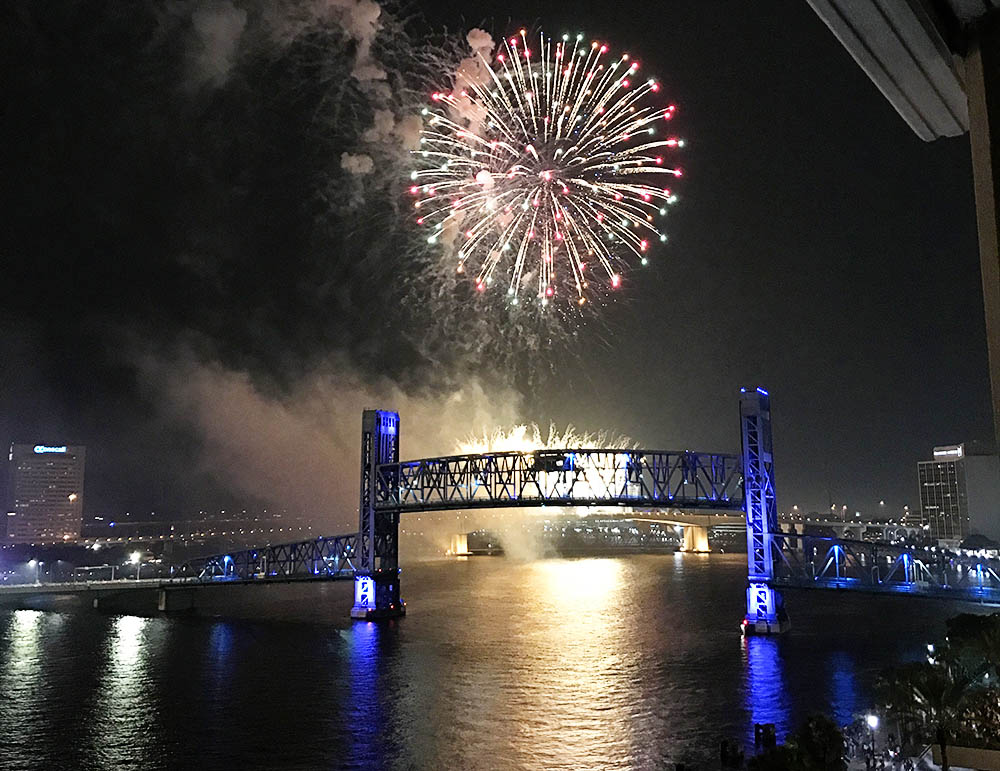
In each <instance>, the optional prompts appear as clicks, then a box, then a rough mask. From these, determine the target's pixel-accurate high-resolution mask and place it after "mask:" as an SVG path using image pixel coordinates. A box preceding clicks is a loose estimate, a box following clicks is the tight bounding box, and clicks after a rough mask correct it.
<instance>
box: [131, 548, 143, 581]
mask: <svg viewBox="0 0 1000 771" xmlns="http://www.w3.org/2000/svg"><path fill="white" fill-rule="evenodd" d="M141 559H142V555H141V554H140V553H139V552H137V551H134V552H132V557H131V560H132V564H133V565H135V580H136V581H138V580H139V569H140V568H141V567H142V565H141V563H140V562H139V560H141Z"/></svg>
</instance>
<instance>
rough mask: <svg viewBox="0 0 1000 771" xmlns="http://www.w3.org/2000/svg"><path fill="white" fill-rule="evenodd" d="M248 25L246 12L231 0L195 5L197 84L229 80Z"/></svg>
mask: <svg viewBox="0 0 1000 771" xmlns="http://www.w3.org/2000/svg"><path fill="white" fill-rule="evenodd" d="M246 24H247V13H246V11H244V10H243V9H241V8H237V7H236V6H235V5H233V4H232V3H231V2H229V0H217V1H216V2H205V3H202V4H201V5H199V6H197V7H195V8H194V10H193V11H192V12H191V26H192V28H193V32H194V42H193V44H192V49H191V80H192V83H193V84H194V85H195V86H202V85H210V86H216V87H217V86H221V85H222V84H223V83H225V82H226V80H228V79H229V73H230V71H231V70H232V68H233V66H234V64H235V62H236V56H237V49H238V48H239V44H240V37H241V36H242V35H243V30H244V29H245V28H246Z"/></svg>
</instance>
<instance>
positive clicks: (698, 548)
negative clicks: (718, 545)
mask: <svg viewBox="0 0 1000 771" xmlns="http://www.w3.org/2000/svg"><path fill="white" fill-rule="evenodd" d="M681 551H682V552H692V553H694V554H708V553H710V552H711V551H712V548H711V547H710V546H709V545H708V528H707V527H701V526H699V525H686V526H685V527H684V541H683V543H682V544H681Z"/></svg>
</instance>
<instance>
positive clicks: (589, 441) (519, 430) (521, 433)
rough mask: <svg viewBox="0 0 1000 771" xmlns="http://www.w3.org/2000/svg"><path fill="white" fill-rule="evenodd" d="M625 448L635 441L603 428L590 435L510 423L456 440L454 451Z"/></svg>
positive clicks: (573, 429)
mask: <svg viewBox="0 0 1000 771" xmlns="http://www.w3.org/2000/svg"><path fill="white" fill-rule="evenodd" d="M594 448H599V449H603V450H629V449H634V448H635V442H634V441H632V440H631V439H629V438H628V437H625V436H620V435H618V434H609V433H607V432H605V431H602V432H599V433H596V434H592V433H587V432H582V433H581V432H579V431H577V430H576V429H575V428H573V426H567V427H566V428H565V430H562V431H560V430H558V429H557V428H556V427H555V424H549V430H548V433H547V434H543V433H542V430H541V429H540V428H539V427H538V425H537V424H536V423H532V424H530V425H529V424H522V425H519V426H513V427H512V428H509V429H504V428H497V429H495V430H493V431H492V432H490V433H487V432H486V431H483V433H482V434H479V435H473V436H469V437H466V438H465V439H464V440H462V441H461V442H459V443H458V445H457V446H456V448H455V451H456V452H458V453H461V454H463V455H467V454H478V453H485V452H534V451H535V450H551V449H572V450H586V449H594Z"/></svg>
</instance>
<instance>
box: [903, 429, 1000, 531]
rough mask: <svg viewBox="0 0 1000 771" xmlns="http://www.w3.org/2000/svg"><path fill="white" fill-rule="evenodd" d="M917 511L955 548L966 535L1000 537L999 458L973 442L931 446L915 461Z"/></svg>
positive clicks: (931, 528)
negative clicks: (929, 456) (923, 457)
mask: <svg viewBox="0 0 1000 771" xmlns="http://www.w3.org/2000/svg"><path fill="white" fill-rule="evenodd" d="M917 479H918V481H919V484H920V513H921V516H922V518H923V521H924V523H925V524H927V525H928V526H929V528H930V532H929V535H930V537H931V538H934V539H936V540H938V541H943V542H945V543H946V544H947V545H949V546H953V547H954V546H957V545H958V544H959V543H961V542H962V541H963V540H964V539H966V538H968V537H969V536H970V535H984V536H986V537H987V538H990V539H992V540H994V541H1000V460H998V458H997V456H996V455H995V454H992V453H988V452H984V451H981V450H978V449H976V448H975V447H973V446H971V445H964V444H956V445H947V446H943V447H935V448H934V459H933V460H925V461H920V462H919V463H917Z"/></svg>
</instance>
